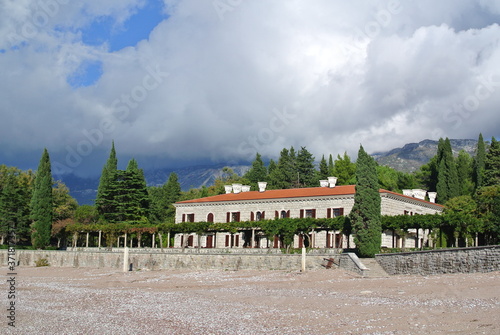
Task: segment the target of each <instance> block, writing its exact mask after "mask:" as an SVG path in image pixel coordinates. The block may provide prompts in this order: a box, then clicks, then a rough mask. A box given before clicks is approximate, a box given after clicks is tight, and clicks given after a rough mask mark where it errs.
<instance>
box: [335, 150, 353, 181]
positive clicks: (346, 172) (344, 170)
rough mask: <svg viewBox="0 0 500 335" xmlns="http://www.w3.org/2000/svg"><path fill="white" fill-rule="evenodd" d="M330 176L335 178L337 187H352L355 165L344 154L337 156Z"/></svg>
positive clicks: (345, 153)
mask: <svg viewBox="0 0 500 335" xmlns="http://www.w3.org/2000/svg"><path fill="white" fill-rule="evenodd" d="M332 176H335V177H337V184H338V185H352V184H354V183H355V182H356V163H353V162H351V158H350V157H349V156H348V155H347V152H344V156H342V157H340V155H337V159H336V160H335V164H334V168H333V174H332Z"/></svg>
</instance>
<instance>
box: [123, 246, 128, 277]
mask: <svg viewBox="0 0 500 335" xmlns="http://www.w3.org/2000/svg"><path fill="white" fill-rule="evenodd" d="M123 272H128V248H127V246H125V247H124V248H123Z"/></svg>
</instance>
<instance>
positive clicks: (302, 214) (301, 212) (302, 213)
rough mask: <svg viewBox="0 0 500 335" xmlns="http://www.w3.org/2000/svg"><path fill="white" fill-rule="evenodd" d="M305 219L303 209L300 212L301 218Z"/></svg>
mask: <svg viewBox="0 0 500 335" xmlns="http://www.w3.org/2000/svg"><path fill="white" fill-rule="evenodd" d="M303 217H304V210H303V209H301V210H300V218H301V219H302V218H303Z"/></svg>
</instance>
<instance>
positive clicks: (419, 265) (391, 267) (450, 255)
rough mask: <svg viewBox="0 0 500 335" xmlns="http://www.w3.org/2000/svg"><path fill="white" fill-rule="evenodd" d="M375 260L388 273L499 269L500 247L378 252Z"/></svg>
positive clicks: (426, 273)
mask: <svg viewBox="0 0 500 335" xmlns="http://www.w3.org/2000/svg"><path fill="white" fill-rule="evenodd" d="M375 259H376V260H377V262H378V263H379V264H380V265H381V266H382V268H383V269H384V270H385V271H386V272H387V273H388V274H390V275H398V274H419V275H433V274H443V273H459V272H462V273H471V272H492V271H500V246H488V247H475V248H454V249H442V250H431V251H416V252H405V253H398V254H379V255H376V256H375Z"/></svg>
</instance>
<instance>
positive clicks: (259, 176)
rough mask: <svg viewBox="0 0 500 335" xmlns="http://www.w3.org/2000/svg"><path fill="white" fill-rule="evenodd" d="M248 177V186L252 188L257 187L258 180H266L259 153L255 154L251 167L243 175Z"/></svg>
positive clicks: (265, 170)
mask: <svg viewBox="0 0 500 335" xmlns="http://www.w3.org/2000/svg"><path fill="white" fill-rule="evenodd" d="M243 177H244V178H246V179H248V181H249V182H250V183H249V184H250V186H252V189H253V190H256V189H258V182H259V181H266V180H267V169H266V166H265V165H264V162H263V161H262V157H261V155H260V154H259V153H257V154H256V155H255V160H254V161H253V162H252V167H251V168H250V169H249V170H248V171H247V173H245V175H244V176H243Z"/></svg>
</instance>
